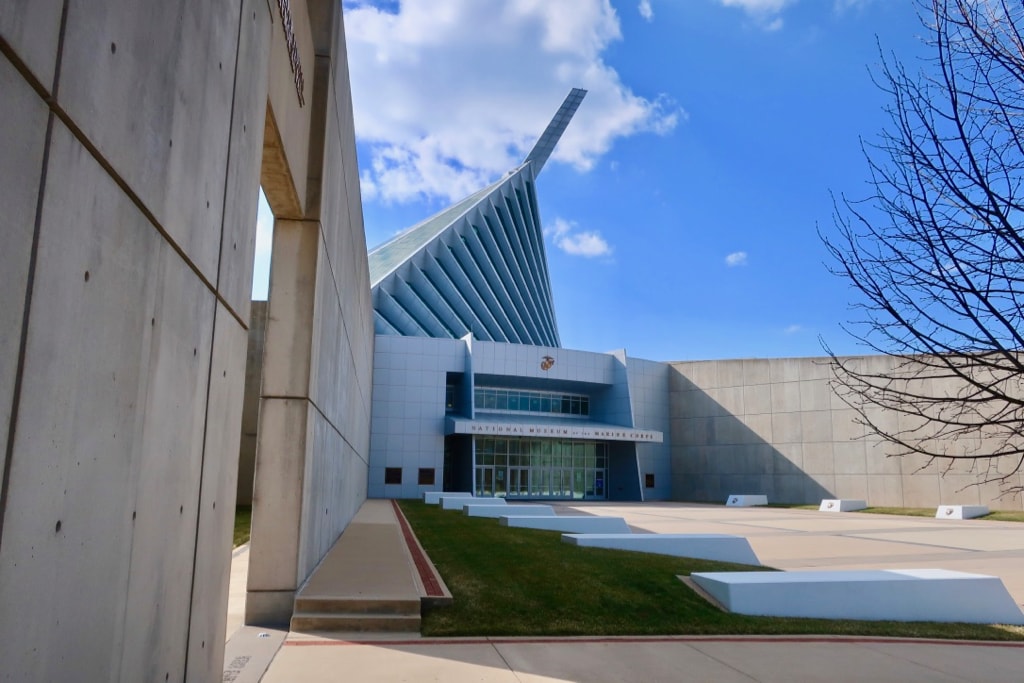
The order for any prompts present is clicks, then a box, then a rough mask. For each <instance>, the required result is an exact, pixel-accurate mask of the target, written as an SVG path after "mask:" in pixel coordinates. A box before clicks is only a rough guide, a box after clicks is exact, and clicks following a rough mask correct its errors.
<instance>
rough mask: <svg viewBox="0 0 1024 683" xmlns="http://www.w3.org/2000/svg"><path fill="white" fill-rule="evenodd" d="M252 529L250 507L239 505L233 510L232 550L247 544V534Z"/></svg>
mask: <svg viewBox="0 0 1024 683" xmlns="http://www.w3.org/2000/svg"><path fill="white" fill-rule="evenodd" d="M251 529H252V506H251V505H239V506H238V507H236V508H235V538H234V544H233V545H232V546H231V547H232V548H237V547H238V546H240V545H242V544H243V543H248V542H249V532H250V530H251Z"/></svg>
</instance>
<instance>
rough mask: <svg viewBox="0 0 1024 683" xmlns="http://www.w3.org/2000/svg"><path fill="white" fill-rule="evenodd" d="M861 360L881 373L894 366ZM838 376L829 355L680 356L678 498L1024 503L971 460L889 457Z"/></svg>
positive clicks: (675, 445) (674, 403)
mask: <svg viewBox="0 0 1024 683" xmlns="http://www.w3.org/2000/svg"><path fill="white" fill-rule="evenodd" d="M858 360H859V362H863V363H865V364H873V365H874V366H876V367H875V369H876V370H879V371H884V370H885V369H886V368H889V367H892V363H893V361H892V359H890V358H888V357H885V356H874V357H870V356H869V357H864V358H862V359H858ZM830 376H831V373H830V368H829V361H828V358H777V359H764V360H727V361H697V362H680V363H672V364H671V375H670V401H669V403H670V407H671V411H672V427H671V433H672V439H671V441H672V493H673V497H674V498H676V499H679V500H702V501H714V502H724V501H725V499H726V497H727V496H728V495H730V494H733V493H763V494H767V496H768V500H769V501H770V502H793V503H817V502H819V501H820V500H821V499H822V498H826V497H827V498H859V499H865V500H867V501H868V504H869V505H875V506H907V507H934V506H938V505H939V504H954V503H959V504H982V505H989V506H990V507H992V508H1016V509H1019V508H1020V507H1021V505H1022V501H1021V498H1020V497H1017V498H1010V497H1004V498H1002V499H999V495H1000V493H1001V489H1000V487H999V485H998V484H985V485H974V484H977V483H978V482H979V481H981V479H982V476H980V475H979V473H978V472H977V471H973V470H972V469H971V465H970V463H967V462H960V463H957V464H956V466H955V467H953V468H952V469H951V470H950V471H946V467H945V466H944V465H943V464H941V463H936V464H932V465H930V466H929V465H928V463H927V460H925V459H923V458H919V457H909V456H908V457H887V454H888V453H891V452H892V451H891V450H888V448H889V447H888V446H887V445H886V444H884V443H883V442H881V441H880V440H879V439H878V437H876V436H874V435H872V434H868V433H866V431H865V428H864V427H863V426H861V425H859V424H857V423H856V422H855V419H854V418H855V415H856V413H855V412H854V411H853V410H852V409H851V408H849V407H848V406H847V405H846V404H845V403H844V402H843V401H842V400H841V399H840V398H839V397H838V396H837V395H836V394H835V392H834V391H833V390H832V388H831V385H830V382H829V378H830ZM883 417H884V416H883ZM889 419H892V420H898V419H901V418H899V417H897V416H896V415H895V414H893V415H891V416H890V417H889Z"/></svg>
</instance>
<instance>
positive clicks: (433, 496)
mask: <svg viewBox="0 0 1024 683" xmlns="http://www.w3.org/2000/svg"><path fill="white" fill-rule="evenodd" d="M441 496H462V497H464V498H472V497H473V494H472V493H470V492H469V491H462V492H459V491H424V492H423V502H424V503H426V504H427V505H437V504H438V503H439V502H441Z"/></svg>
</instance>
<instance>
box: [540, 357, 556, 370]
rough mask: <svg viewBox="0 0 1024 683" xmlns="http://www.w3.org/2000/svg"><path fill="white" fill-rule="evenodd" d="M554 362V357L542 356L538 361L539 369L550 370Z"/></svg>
mask: <svg viewBox="0 0 1024 683" xmlns="http://www.w3.org/2000/svg"><path fill="white" fill-rule="evenodd" d="M554 364H555V359H554V358H552V357H551V356H544V358H542V359H541V361H540V369H541V370H550V369H551V366H552V365H554Z"/></svg>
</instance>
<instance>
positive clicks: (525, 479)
mask: <svg viewBox="0 0 1024 683" xmlns="http://www.w3.org/2000/svg"><path fill="white" fill-rule="evenodd" d="M508 495H510V496H528V495H530V468H528V467H509V468H508Z"/></svg>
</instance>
